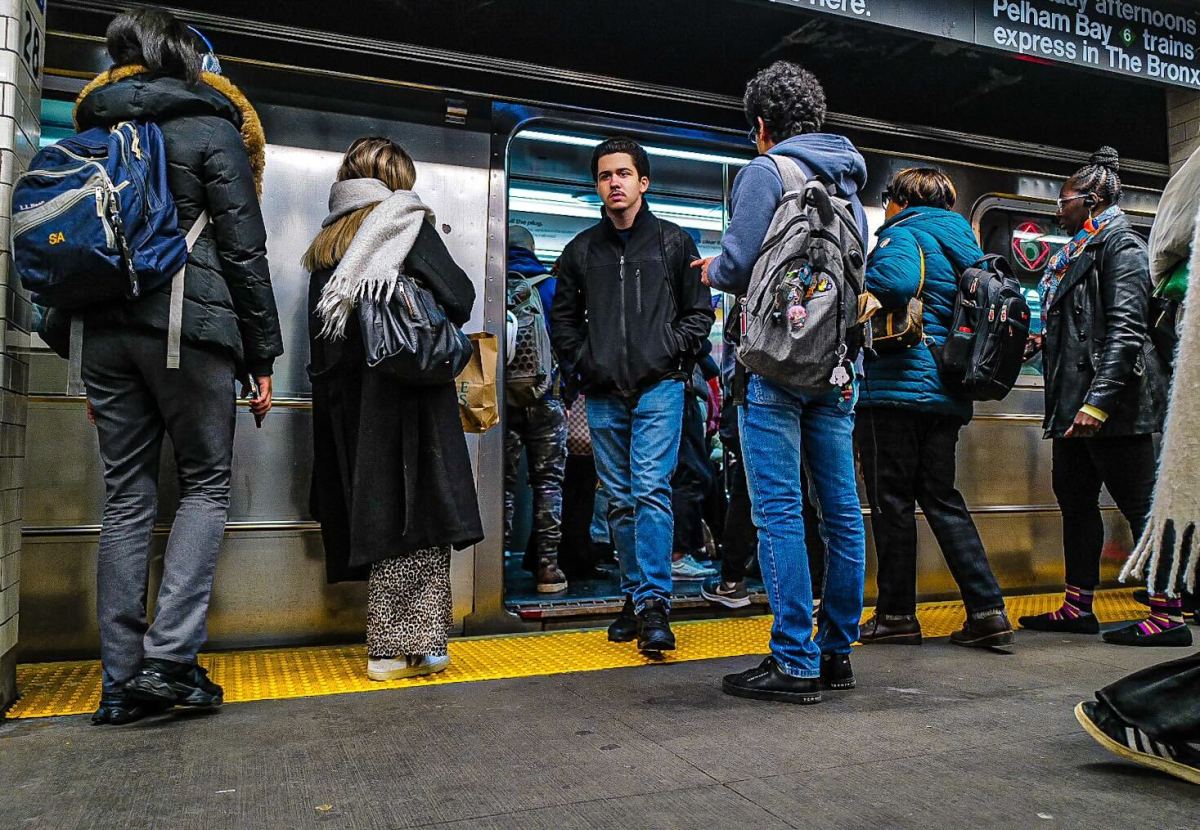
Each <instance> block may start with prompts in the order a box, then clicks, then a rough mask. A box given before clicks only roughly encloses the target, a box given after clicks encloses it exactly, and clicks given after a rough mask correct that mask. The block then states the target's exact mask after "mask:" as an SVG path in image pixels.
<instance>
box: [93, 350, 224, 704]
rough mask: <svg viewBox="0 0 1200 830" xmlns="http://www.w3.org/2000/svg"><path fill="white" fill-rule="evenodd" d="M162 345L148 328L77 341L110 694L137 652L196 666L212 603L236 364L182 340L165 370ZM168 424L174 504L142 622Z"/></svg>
mask: <svg viewBox="0 0 1200 830" xmlns="http://www.w3.org/2000/svg"><path fill="white" fill-rule="evenodd" d="M166 349H167V345H166V337H165V336H164V335H162V334H154V333H151V332H139V331H117V330H88V331H87V333H86V334H85V337H84V346H83V380H84V384H85V385H86V386H87V395H88V400H90V401H91V403H92V406H93V408H94V409H95V413H96V431H97V433H98V434H99V439H100V459H101V462H102V464H103V467H104V489H105V498H104V514H103V519H102V523H101V529H100V555H99V561H98V564H97V583H98V585H97V603H96V604H97V612H98V616H99V621H100V658H101V663H102V664H103V668H104V689H105V691H113V690H116V689H119V688H120V687H121V686H122V685H123V684H124V683H125V681H126V680H128V679H129V678H130V677H132V676H133V674H134V672H135V671H136V670H137V667H138V664H139V663H140V662H141V660H142V658H143V657H157V658H162V659H166V660H175V661H178V662H183V663H191V662H194V661H195V659H196V653H197V652H198V651H199V650H200V647H201V646H202V645H203V644H204V641H205V640H206V639H207V638H208V627H207V617H208V600H209V594H210V593H211V591H212V582H213V573H214V572H215V570H216V565H217V553H218V551H219V550H220V547H221V537H222V535H223V534H224V529H225V517H226V514H227V513H228V511H229V479H230V462H231V458H232V455H233V425H234V405H235V398H234V388H233V378H234V367H233V360H232V358H231V357H228V356H225V355H222V354H220V353H217V352H210V351H205V350H202V349H197V348H194V347H189V346H187V345H186V344H185V345H184V348H183V354H182V357H181V359H180V368H179V369H176V370H172V371H168V370H167V368H166V354H167V351H166ZM164 432H165V433H166V434H167V435H169V436H170V437H171V444H172V446H173V447H174V450H175V465H176V468H177V470H178V475H179V509H178V511H177V513H176V514H175V522H174V524H173V525H172V527H171V535H170V538H169V539H168V541H167V549H166V554H165V556H164V557H163V576H162V584H161V586H160V587H159V591H158V598H157V601H156V603H155V614H154V622H153V623H150V624H149V625H147V621H146V582H147V575H148V568H149V559H150V538H151V533H152V531H153V529H154V520H155V517H156V515H157V512H158V468H159V455H160V451H161V448H162V439H163V433H164Z"/></svg>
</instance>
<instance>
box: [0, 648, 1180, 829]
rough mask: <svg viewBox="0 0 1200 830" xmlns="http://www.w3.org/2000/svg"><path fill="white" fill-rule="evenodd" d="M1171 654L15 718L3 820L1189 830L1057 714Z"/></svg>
mask: <svg viewBox="0 0 1200 830" xmlns="http://www.w3.org/2000/svg"><path fill="white" fill-rule="evenodd" d="M1193 631H1194V632H1196V631H1197V629H1193ZM1198 633H1200V632H1198ZM613 648H619V647H617V646H614V647H613ZM1183 653H1185V652H1184V650H1182V649H1178V650H1176V649H1171V650H1167V649H1127V648H1120V647H1116V646H1108V645H1104V644H1103V643H1101V642H1100V640H1099V638H1094V637H1069V636H1057V635H1045V634H1036V633H1032V632H1018V643H1017V648H1016V650H1015V653H1014V654H1012V655H1000V654H992V653H978V652H972V651H967V650H963V649H959V648H955V647H953V646H950V645H949V644H948V643H947V642H946V641H945V640H935V641H930V642H928V643H926V645H924V646H922V647H919V648H917V647H886V646H873V647H863V648H858V649H855V652H854V665H855V669H856V674H857V675H858V678H859V684H860V686H859V688H858V689H857V690H855V691H852V692H845V693H829V694H828V696H827V699H826V702H825V703H822V704H821V705H818V706H811V707H797V706H789V705H786V704H769V703H759V702H755V701H746V700H740V699H737V698H731V697H727V696H725V695H723V694H721V692H720V688H719V683H720V677H721V675H722V674H723V673H726V672H729V671H736V670H740V669H742V668H744V667H746V666H747V665H751V664H753V662H754V661H755V658H753V657H746V656H742V657H727V658H721V659H709V660H693V661H684V660H680V661H674V662H669V663H664V664H659V665H644V666H636V667H628V668H616V669H611V670H606V671H589V672H581V673H572V674H556V675H543V676H527V677H514V678H510V679H503V680H492V681H479V682H462V683H452V684H451V683H444V684H436V685H425V686H421V687H415V688H414V687H408V688H395V689H387V690H384V691H378V692H375V693H372V694H340V695H329V696H320V697H306V698H303V699H291V700H263V701H258V702H247V703H240V704H231V705H227V706H225V707H224V708H223V709H221V710H220V711H218V712H216V713H213V714H197V713H193V714H191V715H188V714H182V715H176V716H169V717H164V718H160V719H156V720H150V721H145V722H142V723H140V724H135V725H133V726H129V727H124V728H119V727H118V728H113V727H108V728H97V727H92V726H90V725H89V723H88V720H87V718H86V717H81V716H73V717H48V718H34V719H24V720H15V721H8V722H6V723H4V724H3V725H0V783H2V787H0V791H2V792H3V797H0V827H4V828H9V827H12V828H54V830H62V829H63V828H93V827H94V828H108V827H162V828H198V829H199V828H204V829H205V830H208V829H209V828H212V829H213V830H217V828H309V827H312V828H325V827H329V828H335V827H336V828H402V827H433V826H436V827H442V828H452V829H453V830H458V829H459V828H461V829H462V830H466V828H547V830H549V828H553V829H554V830H559V829H560V828H567V829H568V830H569V829H570V828H581V830H582V829H583V828H587V830H599V828H614V830H615V829H616V828H620V830H625V828H677V829H678V830H686V829H687V828H753V830H768V828H822V829H823V830H824V829H825V828H864V829H865V828H872V829H873V830H874V828H889V829H890V828H921V830H928V828H958V827H970V828H973V829H974V828H1088V830H1107V828H1155V830H1195V828H1197V827H1200V787H1195V786H1193V785H1189V784H1185V783H1183V782H1181V781H1177V780H1175V779H1172V778H1169V777H1166V776H1162V775H1159V774H1157V773H1153V772H1151V771H1148V770H1143V769H1141V768H1139V767H1135V766H1132V765H1128V764H1124V763H1121V762H1118V761H1116V760H1115V759H1114V758H1112V757H1111V756H1109V755H1108V754H1107V753H1105V752H1104V751H1103V750H1101V749H1100V748H1099V747H1098V746H1096V745H1095V744H1094V743H1093V742H1092V740H1091V739H1090V738H1088V737H1087V736H1086V735H1084V733H1083V732H1082V731H1081V730H1080V729H1079V727H1078V726H1077V725H1076V723H1075V720H1074V718H1073V716H1072V714H1071V709H1072V707H1073V706H1074V704H1075V703H1076V702H1078V701H1079V700H1081V699H1085V698H1088V697H1090V696H1091V693H1092V691H1093V690H1094V689H1095V688H1097V687H1099V686H1101V685H1103V684H1105V683H1106V682H1109V681H1110V680H1112V679H1115V678H1117V677H1119V676H1121V675H1122V674H1124V673H1126V672H1129V671H1132V670H1134V669H1137V668H1141V667H1143V666H1146V665H1149V664H1152V663H1155V662H1158V661H1161V660H1164V659H1169V658H1175V657H1180V656H1183Z"/></svg>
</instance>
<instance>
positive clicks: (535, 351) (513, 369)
mask: <svg viewBox="0 0 1200 830" xmlns="http://www.w3.org/2000/svg"><path fill="white" fill-rule="evenodd" d="M548 277H549V275H548V274H544V275H542V276H540V277H534V278H533V279H526V278H525V277H523V276H521V275H520V274H518V273H517V272H515V271H513V272H510V273H509V275H508V285H507V289H508V298H507V299H508V302H507V306H508V315H507V317H508V341H509V342H508V359H507V360H508V362H507V366H506V368H505V373H504V399H505V401H506V402H507V403H508V405H509V406H517V407H524V406H532V405H533V404H535V403H537V402H538V401H540V400H541V399H542V398H544V397H545V396H546V393H547V392H549V391H550V384H551V383H552V381H553V379H554V353H553V352H552V351H551V348H550V334H549V332H548V331H547V329H546V310H545V309H544V308H542V297H541V295H540V294H539V293H538V290H537V286H538V283H540V282H542V281H543V280H545V279H547V278H548Z"/></svg>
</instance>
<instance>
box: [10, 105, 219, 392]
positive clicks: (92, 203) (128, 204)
mask: <svg viewBox="0 0 1200 830" xmlns="http://www.w3.org/2000/svg"><path fill="white" fill-rule="evenodd" d="M207 222H208V216H207V214H201V215H200V217H199V218H198V219H197V220H196V222H195V224H194V225H193V227H192V228H191V230H190V231H189V233H188V234H187V235H186V236H185V235H184V234H183V233H182V232H181V231H180V230H179V223H178V217H177V215H176V210H175V199H174V197H173V196H172V195H171V191H170V189H169V188H168V186H167V154H166V149H165V147H164V145H163V136H162V131H161V130H160V129H159V128H158V126H157V125H156V124H153V123H134V122H131V121H125V122H122V123H120V124H117V125H116V126H114V127H113V128H112V129H105V128H102V127H96V128H93V129H90V130H85V131H84V132H82V133H79V134H78V135H75V136H71V137H70V138H65V139H63V140H62V141H59V142H58V143H56V144H52V145H50V146H49V147H46V148H44V149H42V150H41V151H40V152H39V153H38V154H37V155H36V156H34V157H33V161H32V162H31V163H30V165H29V169H28V170H27V171H26V172H25V173H22V174H21V175H20V176H19V177H18V178H17V182H16V185H15V187H14V189H13V208H12V251H13V265H14V267H15V268H16V270H17V274H18V275H19V276H20V278H21V284H22V285H23V286H25V288H26V289H28V290H29V291H30V292H31V294H32V295H33V302H35V303H37V304H38V305H41V306H45V307H47V308H57V309H62V310H64V311H76V310H81V309H85V308H87V307H89V306H93V305H98V304H101V303H111V302H114V301H120V300H136V299H138V298H139V297H141V296H143V295H144V294H147V293H149V292H152V291H154V290H156V289H158V288H161V287H162V286H163V285H165V284H166V283H168V282H172V280H174V285H173V286H172V297H171V319H170V322H169V329H168V331H169V334H168V361H167V365H168V367H170V368H177V367H178V355H179V337H180V330H181V328H182V317H183V274H184V271H185V269H186V265H187V258H188V253H189V252H190V250H191V248H192V246H193V245H194V244H195V240H196V238H198V237H199V235H200V233H201V232H202V231H203V230H204V226H205V225H206V224H207ZM80 319H81V318H79V317H78V316H76V317H75V318H74V321H73V322H75V323H77V322H78V321H79V320H80ZM81 336H82V327H81V326H80V325H73V330H72V352H73V355H72V357H73V359H72V363H75V360H74V356H75V353H77V349H76V346H77V345H78V344H77V342H76V341H78V340H79V338H80V337H81ZM74 368H75V367H74V366H72V369H74Z"/></svg>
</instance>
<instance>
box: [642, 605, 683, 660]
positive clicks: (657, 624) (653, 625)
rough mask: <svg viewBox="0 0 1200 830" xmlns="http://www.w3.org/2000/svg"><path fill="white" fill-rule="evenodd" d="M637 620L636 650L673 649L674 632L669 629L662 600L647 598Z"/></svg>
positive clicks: (669, 624)
mask: <svg viewBox="0 0 1200 830" xmlns="http://www.w3.org/2000/svg"><path fill="white" fill-rule="evenodd" d="M637 620H638V635H637V641H638V651H649V652H653V653H657V652H661V651H674V650H675V634H674V633H673V632H672V631H671V623H670V619H669V612H668V611H667V606H666V605H665V604H664V603H663V601H662V600H660V599H651V600H647V601H646V607H645V608H643V609H642V613H640V614H638V615H637Z"/></svg>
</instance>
